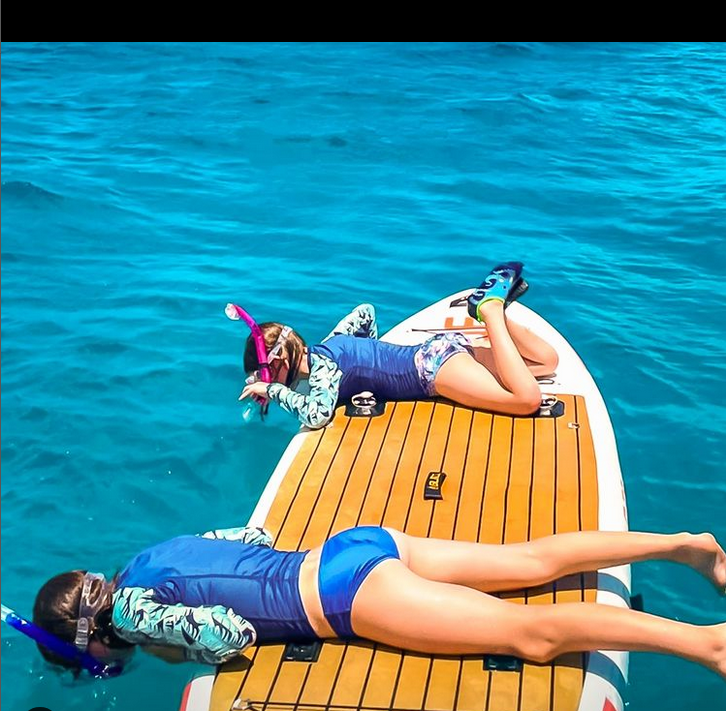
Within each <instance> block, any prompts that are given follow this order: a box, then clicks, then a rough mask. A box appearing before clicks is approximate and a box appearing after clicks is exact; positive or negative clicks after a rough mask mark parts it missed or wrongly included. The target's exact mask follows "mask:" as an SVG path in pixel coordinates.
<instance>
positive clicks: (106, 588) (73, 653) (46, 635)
mask: <svg viewBox="0 0 726 711" xmlns="http://www.w3.org/2000/svg"><path fill="white" fill-rule="evenodd" d="M95 580H100V581H101V585H99V586H98V587H97V591H96V594H95V595H92V587H93V582H94V581H95ZM110 596H111V585H110V584H109V583H107V582H106V578H105V577H104V576H103V575H100V574H99V573H86V574H85V576H84V577H83V589H82V591H81V601H80V604H79V607H78V625H77V627H76V637H75V640H74V643H73V644H71V643H70V642H65V641H64V640H62V639H61V638H60V637H56V636H55V635H54V634H52V633H51V632H48V631H47V630H44V629H43V628H42V627H38V625H36V624H34V623H32V622H30V620H26V619H25V618H24V617H21V616H20V615H18V614H17V613H16V612H15V611H14V610H11V609H10V608H9V607H5V605H2V621H3V622H5V623H6V624H7V625H9V626H10V627H13V628H14V629H16V630H18V632H21V633H22V634H24V635H25V636H26V637H30V638H31V639H32V640H34V641H35V642H38V643H39V644H42V645H43V646H44V647H46V648H47V649H49V650H50V651H51V652H53V653H54V654H57V655H58V656H59V657H63V658H64V659H67V660H68V661H69V662H71V663H73V664H77V665H79V666H80V667H81V668H83V669H85V670H86V671H88V672H89V673H90V674H91V676H94V677H96V678H97V679H108V678H110V677H114V676H118V675H119V674H120V673H121V672H122V671H123V664H121V663H120V662H118V661H114V662H113V663H112V664H106V662H102V661H101V660H100V659H96V657H94V656H92V655H90V654H89V653H88V651H87V650H88V642H89V640H90V638H91V635H92V633H93V631H94V629H95V628H96V624H95V621H94V618H95V616H96V614H97V613H98V612H99V610H101V609H102V608H103V607H104V605H105V604H107V602H108V600H109V598H110Z"/></svg>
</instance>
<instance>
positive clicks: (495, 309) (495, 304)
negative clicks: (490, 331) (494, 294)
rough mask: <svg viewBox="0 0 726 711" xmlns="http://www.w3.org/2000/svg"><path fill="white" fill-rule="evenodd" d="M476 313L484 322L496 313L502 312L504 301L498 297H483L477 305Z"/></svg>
mask: <svg viewBox="0 0 726 711" xmlns="http://www.w3.org/2000/svg"><path fill="white" fill-rule="evenodd" d="M476 313H477V316H478V317H479V320H480V321H481V322H482V323H484V322H486V319H487V318H491V317H492V315H494V314H496V313H500V314H504V301H502V299H498V298H490V299H485V300H484V301H481V302H479V304H478V305H477V307H476Z"/></svg>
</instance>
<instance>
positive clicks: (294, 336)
mask: <svg viewBox="0 0 726 711" xmlns="http://www.w3.org/2000/svg"><path fill="white" fill-rule="evenodd" d="M283 328H284V326H283V324H281V323H277V322H275V321H268V322H267V323H261V324H260V330H261V331H262V335H263V336H264V338H265V348H266V349H267V352H268V353H269V352H270V351H271V350H272V349H273V348H274V347H275V343H277V339H278V338H279V337H280V331H282V329H283ZM304 353H305V341H304V340H303V338H302V336H301V335H300V334H299V333H298V332H297V331H293V330H291V331H290V333H289V334H288V336H287V339H286V340H285V343H283V344H282V349H281V351H280V355H281V356H282V358H283V359H286V360H287V361H288V363H289V364H290V368H289V370H288V372H287V378H286V379H285V385H287V386H288V387H290V385H292V384H293V383H294V382H295V381H296V380H297V376H298V373H299V371H300V361H301V360H302V358H303V355H304ZM271 365H272V364H271ZM244 366H245V372H246V373H252V372H253V371H255V370H257V369H258V368H259V367H260V362H259V360H258V359H257V349H256V348H255V339H254V338H253V336H251V335H250V336H248V337H247V344H246V345H245V356H244Z"/></svg>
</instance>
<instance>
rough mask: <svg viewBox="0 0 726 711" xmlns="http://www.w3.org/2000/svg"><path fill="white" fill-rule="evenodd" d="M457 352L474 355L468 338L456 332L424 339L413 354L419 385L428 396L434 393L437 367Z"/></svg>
mask: <svg viewBox="0 0 726 711" xmlns="http://www.w3.org/2000/svg"><path fill="white" fill-rule="evenodd" d="M457 353H468V354H469V355H471V356H473V355H474V350H473V348H472V347H471V343H469V339H468V338H467V337H466V336H465V335H464V334H463V333H458V332H453V333H438V334H436V335H435V336H433V337H432V338H429V339H428V341H424V342H423V343H422V344H421V347H420V348H419V349H418V350H417V351H416V354H415V355H414V363H415V364H416V370H417V371H418V377H419V378H420V379H421V385H422V386H423V388H424V390H425V391H426V392H427V393H428V395H429V397H433V396H434V395H436V391H435V389H434V379H435V378H436V373H438V372H439V368H441V366H442V365H443V364H444V363H446V361H447V360H449V358H451V356H453V355H456V354H457Z"/></svg>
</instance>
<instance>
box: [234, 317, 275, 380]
mask: <svg viewBox="0 0 726 711" xmlns="http://www.w3.org/2000/svg"><path fill="white" fill-rule="evenodd" d="M224 313H225V314H227V318H229V319H232V321H239V320H240V319H242V320H243V321H244V322H245V323H246V324H247V325H248V326H249V327H250V331H252V338H253V339H254V341H255V350H256V351H257V362H258V363H259V368H260V380H261V381H262V382H263V383H271V382H272V376H271V375H270V363H269V362H268V360H267V348H266V346H265V337H264V336H263V335H262V330H261V329H260V327H259V326H258V325H257V322H256V321H255V320H254V319H253V318H252V316H250V315H249V314H248V313H247V312H246V311H245V310H244V309H243V308H242V307H241V306H237V304H227V306H226V307H225V309H224Z"/></svg>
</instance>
